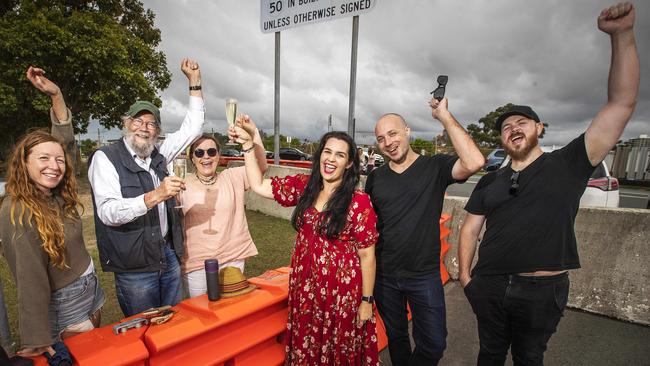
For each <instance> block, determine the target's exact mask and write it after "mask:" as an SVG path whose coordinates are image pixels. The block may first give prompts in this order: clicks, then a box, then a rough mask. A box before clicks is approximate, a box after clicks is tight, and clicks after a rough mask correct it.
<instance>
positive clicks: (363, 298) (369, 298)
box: [361, 295, 375, 304]
mask: <svg viewBox="0 0 650 366" xmlns="http://www.w3.org/2000/svg"><path fill="white" fill-rule="evenodd" d="M361 301H365V302H367V303H369V304H372V303H374V302H375V297H374V296H372V295H370V296H361Z"/></svg>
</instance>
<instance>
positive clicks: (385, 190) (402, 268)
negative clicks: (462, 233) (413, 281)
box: [366, 154, 458, 278]
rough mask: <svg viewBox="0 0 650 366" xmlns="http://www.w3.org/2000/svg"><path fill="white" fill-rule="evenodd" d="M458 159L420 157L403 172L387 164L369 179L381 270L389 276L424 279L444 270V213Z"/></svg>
mask: <svg viewBox="0 0 650 366" xmlns="http://www.w3.org/2000/svg"><path fill="white" fill-rule="evenodd" d="M457 159H458V158H457V157H455V156H449V155H442V154H439V155H435V156H430V157H427V156H420V157H418V158H417V159H416V160H415V161H414V162H413V164H411V166H410V167H408V169H406V170H405V171H403V172H402V173H401V174H399V173H396V172H394V171H393V170H392V169H390V167H389V166H388V164H385V165H383V166H381V167H379V168H377V169H375V170H373V171H372V172H371V173H370V175H369V176H368V180H367V181H366V192H367V193H368V194H369V195H370V198H371V200H372V204H373V206H374V208H375V212H377V216H378V222H377V229H378V231H379V241H378V242H377V247H376V256H377V272H378V273H379V274H383V275H386V276H391V277H402V278H412V277H416V278H417V277H422V276H425V275H428V274H431V273H435V272H436V271H439V270H440V225H439V221H440V211H441V210H442V204H443V200H444V192H445V189H446V188H447V186H448V185H449V184H451V183H455V181H454V179H453V178H452V176H451V170H452V168H453V166H454V163H455V162H456V160H457Z"/></svg>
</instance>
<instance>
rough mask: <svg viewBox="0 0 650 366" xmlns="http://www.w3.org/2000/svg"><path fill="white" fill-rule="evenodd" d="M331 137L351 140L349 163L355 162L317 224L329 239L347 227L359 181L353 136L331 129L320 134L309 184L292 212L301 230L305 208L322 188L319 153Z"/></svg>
mask: <svg viewBox="0 0 650 366" xmlns="http://www.w3.org/2000/svg"><path fill="white" fill-rule="evenodd" d="M331 138H335V139H338V140H342V141H345V143H347V144H348V163H349V162H352V166H350V167H349V168H348V169H346V170H345V173H343V182H341V185H339V186H338V187H337V188H336V191H334V194H332V197H330V199H329V201H327V203H326V204H325V209H324V210H323V214H322V215H321V219H320V222H319V223H318V224H317V225H318V227H317V232H318V233H319V234H320V235H325V236H326V237H327V238H328V239H334V238H336V237H337V236H338V235H339V234H340V233H341V231H343V229H344V228H345V224H346V222H347V219H348V208H349V207H350V203H351V202H352V196H353V194H354V190H355V189H356V187H357V184H358V183H359V159H358V158H357V144H355V143H354V140H353V139H352V137H350V135H348V134H347V133H345V132H340V131H332V132H328V133H326V134H324V135H323V137H321V139H320V144H319V145H318V149H316V152H315V153H314V157H313V159H312V166H311V175H310V177H309V181H308V182H307V187H306V188H305V192H304V193H303V195H302V197H300V201H299V202H298V205H296V209H295V210H294V211H293V215H292V216H291V224H292V225H293V228H294V229H296V231H299V230H300V227H301V226H302V224H303V220H304V215H305V211H307V209H308V208H310V207H311V206H312V205H313V204H314V202H315V201H316V198H318V194H319V193H320V191H322V190H323V177H322V176H321V174H320V156H321V154H322V153H323V149H324V148H325V144H326V143H327V140H329V139H331Z"/></svg>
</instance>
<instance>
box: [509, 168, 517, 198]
mask: <svg viewBox="0 0 650 366" xmlns="http://www.w3.org/2000/svg"><path fill="white" fill-rule="evenodd" d="M518 189H519V172H514V173H512V176H511V177H510V190H509V192H510V194H511V195H513V196H516V195H517V190H518Z"/></svg>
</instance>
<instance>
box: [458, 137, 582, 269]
mask: <svg viewBox="0 0 650 366" xmlns="http://www.w3.org/2000/svg"><path fill="white" fill-rule="evenodd" d="M593 170H594V167H593V166H592V165H591V162H590V161H589V158H588V156H587V151H586V149H585V139H584V134H582V135H580V136H579V137H578V138H576V139H575V140H573V141H571V143H569V144H568V145H567V146H565V147H564V148H562V149H560V150H556V151H553V152H551V153H544V154H542V155H541V156H540V157H539V158H537V160H535V161H534V162H532V163H531V164H530V165H529V166H527V167H526V168H525V169H523V170H522V171H520V173H519V181H518V183H519V188H518V189H517V193H516V195H515V194H511V192H510V187H511V185H512V183H511V177H512V175H513V173H514V171H513V170H512V169H511V168H510V166H507V167H504V168H502V169H499V170H497V171H496V172H491V173H489V174H487V175H485V176H484V177H483V178H481V180H480V181H479V182H478V184H477V185H476V188H475V189H474V192H472V195H471V196H470V198H469V201H467V205H466V206H465V210H467V212H469V213H472V214H475V215H482V216H485V217H486V230H485V234H484V236H483V241H482V242H481V245H480V246H479V257H478V263H477V264H476V266H475V267H474V270H473V273H474V274H479V275H490V274H506V273H521V272H534V271H559V270H565V269H572V268H580V260H579V258H578V248H577V245H576V237H575V232H574V230H573V224H574V221H575V218H576V215H577V213H578V206H579V204H580V197H581V196H582V193H583V192H584V190H585V188H586V187H587V182H588V181H589V176H590V175H591V173H592V172H593Z"/></svg>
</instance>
